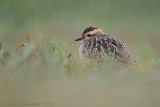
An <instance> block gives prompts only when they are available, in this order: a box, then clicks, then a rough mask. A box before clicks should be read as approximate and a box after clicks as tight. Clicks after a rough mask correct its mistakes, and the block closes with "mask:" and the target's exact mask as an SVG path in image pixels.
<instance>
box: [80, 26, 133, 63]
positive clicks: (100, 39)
mask: <svg viewBox="0 0 160 107" xmlns="http://www.w3.org/2000/svg"><path fill="white" fill-rule="evenodd" d="M94 30H95V31H94ZM97 32H98V33H97ZM100 32H101V33H100ZM88 34H90V35H91V34H92V35H93V36H89V37H87V35H88ZM82 39H83V40H82V45H81V46H80V48H79V55H80V59H81V60H96V61H97V62H101V61H103V59H104V57H105V56H110V57H112V58H113V59H114V60H115V61H118V62H121V63H128V62H129V61H131V59H132V55H131V53H130V52H129V50H128V49H127V48H126V46H125V45H124V43H123V42H121V41H120V40H119V39H117V38H115V37H112V36H109V35H106V34H105V33H103V31H102V30H101V29H99V28H97V27H88V28H86V29H85V30H84V31H83V33H82Z"/></svg>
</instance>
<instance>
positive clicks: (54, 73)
mask: <svg viewBox="0 0 160 107" xmlns="http://www.w3.org/2000/svg"><path fill="white" fill-rule="evenodd" d="M159 4H160V1H158V0H141V1H140V0H120V1H117V0H100V1H96V0H67V1H64V0H23V1H22V2H21V1H20V0H14V1H9V0H0V22H1V25H0V43H1V44H0V107H7V106H9V107H17V106H18V107H23V106H35V107H38V106H41V107H45V106H55V107H64V106H65V107H132V106H133V107H159V106H160V100H159V99H160V91H159V90H160V85H159V83H160V50H159V41H160V37H159V34H160V31H159V27H160V20H159V19H160V18H159V17H160V14H159V8H160V6H159ZM92 25H93V26H98V27H100V28H102V30H103V31H104V32H105V33H107V34H108V35H111V36H115V37H117V38H119V39H120V40H122V41H123V42H124V43H125V45H126V46H127V47H128V49H129V50H130V51H131V53H132V55H133V57H134V58H135V59H136V60H137V61H138V64H137V65H135V66H123V65H120V64H117V63H114V61H113V60H112V58H111V60H109V59H107V58H106V60H105V62H104V63H103V64H96V63H95V62H89V63H81V62H80V59H79V55H78V48H79V46H80V43H79V42H74V39H76V38H77V37H79V36H80V34H81V33H82V30H83V29H84V28H85V27H87V26H92ZM27 33H28V34H29V36H30V40H29V38H28V39H27V40H26V37H25V36H26V34H27ZM29 41H30V43H28V42H29ZM24 42H25V43H27V45H26V46H24V47H20V44H21V43H24ZM70 54H72V56H71V57H70V58H69V60H68V55H70ZM113 57H114V56H113Z"/></svg>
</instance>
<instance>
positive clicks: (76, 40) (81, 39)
mask: <svg viewBox="0 0 160 107" xmlns="http://www.w3.org/2000/svg"><path fill="white" fill-rule="evenodd" d="M82 39H83V38H78V39H76V40H75V41H80V40H82Z"/></svg>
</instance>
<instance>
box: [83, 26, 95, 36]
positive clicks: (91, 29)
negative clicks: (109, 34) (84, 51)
mask: <svg viewBox="0 0 160 107" xmlns="http://www.w3.org/2000/svg"><path fill="white" fill-rule="evenodd" d="M94 29H98V27H95V26H89V27H87V28H86V29H84V31H83V33H82V35H84V34H85V33H87V32H90V31H93V30H94Z"/></svg>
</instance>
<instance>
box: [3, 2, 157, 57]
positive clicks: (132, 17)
mask: <svg viewBox="0 0 160 107" xmlns="http://www.w3.org/2000/svg"><path fill="white" fill-rule="evenodd" d="M0 23H1V24H0V39H1V41H3V42H7V43H8V44H10V45H13V46H14V45H19V43H20V42H21V41H24V40H25V35H26V34H27V33H29V35H30V36H31V39H32V40H34V39H37V38H38V37H39V36H40V37H42V38H43V40H51V39H53V38H56V39H57V40H61V41H64V40H68V41H65V42H68V43H72V44H74V45H75V42H73V41H74V39H75V38H77V37H79V36H81V33H82V31H83V30H84V29H85V28H86V27H88V26H98V27H100V28H101V29H103V31H104V32H105V33H107V34H109V35H112V36H116V37H117V38H120V39H121V40H122V41H123V42H124V43H125V44H126V45H127V47H128V48H129V49H130V50H131V52H132V53H133V55H135V56H136V55H137V52H138V51H140V50H141V49H142V48H141V49H137V47H143V46H146V45H148V46H147V47H148V48H151V49H153V50H152V51H156V52H154V53H158V54H159V53H160V51H159V50H160V49H159V40H160V35H159V34H160V30H159V28H160V1H159V0H99V1H97V0H67V1H64V0H21V1H20V0H14V1H11V0H0ZM76 44H77V43H76ZM78 45H79V44H78ZM154 56H155V55H154Z"/></svg>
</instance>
